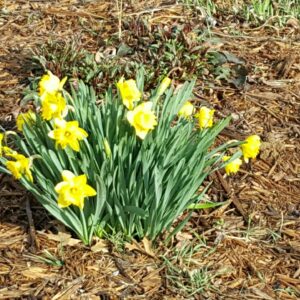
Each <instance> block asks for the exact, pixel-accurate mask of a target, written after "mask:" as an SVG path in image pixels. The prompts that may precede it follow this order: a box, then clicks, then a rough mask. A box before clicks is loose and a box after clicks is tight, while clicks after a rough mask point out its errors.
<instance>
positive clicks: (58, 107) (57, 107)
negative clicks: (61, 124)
mask: <svg viewBox="0 0 300 300" xmlns="http://www.w3.org/2000/svg"><path fill="white" fill-rule="evenodd" d="M41 100H42V118H43V119H44V120H48V121H49V120H51V119H54V118H61V116H62V114H63V113H64V111H65V109H66V107H67V105H66V100H65V99H64V97H63V96H62V94H61V93H56V94H49V93H44V94H43V96H42V97H41Z"/></svg>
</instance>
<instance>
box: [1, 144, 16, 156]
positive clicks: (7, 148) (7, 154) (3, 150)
mask: <svg viewBox="0 0 300 300" xmlns="http://www.w3.org/2000/svg"><path fill="white" fill-rule="evenodd" d="M2 153H4V154H5V155H6V156H10V155H11V154H18V152H17V151H15V150H13V149H11V148H9V147H7V146H3V147H2Z"/></svg>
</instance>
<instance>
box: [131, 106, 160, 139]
mask: <svg viewBox="0 0 300 300" xmlns="http://www.w3.org/2000/svg"><path fill="white" fill-rule="evenodd" d="M151 108H152V102H144V103H142V104H140V105H138V106H137V107H136V108H135V109H134V110H132V111H129V112H128V113H127V120H128V122H129V123H130V124H131V125H132V126H133V127H134V129H135V133H136V135H137V136H138V137H139V138H141V139H142V140H143V139H144V138H145V136H146V135H147V133H148V132H149V131H150V130H152V129H154V127H155V126H156V125H157V121H156V116H155V115H154V112H153V111H151Z"/></svg>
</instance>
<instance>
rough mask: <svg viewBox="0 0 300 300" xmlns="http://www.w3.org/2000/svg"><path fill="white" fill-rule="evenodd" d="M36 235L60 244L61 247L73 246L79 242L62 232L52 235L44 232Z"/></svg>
mask: <svg viewBox="0 0 300 300" xmlns="http://www.w3.org/2000/svg"><path fill="white" fill-rule="evenodd" d="M38 233H40V234H42V235H45V236H46V237H47V238H48V239H49V240H52V241H56V242H60V243H61V245H62V246H75V245H77V244H79V243H80V242H81V241H80V240H79V239H73V238H72V237H71V235H70V234H68V233H64V232H58V234H53V233H46V232H44V231H38Z"/></svg>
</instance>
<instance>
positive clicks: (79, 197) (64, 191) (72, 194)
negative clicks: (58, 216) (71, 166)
mask: <svg viewBox="0 0 300 300" xmlns="http://www.w3.org/2000/svg"><path fill="white" fill-rule="evenodd" d="M62 179H63V181H62V182H60V183H58V184H57V185H56V186H55V191H56V193H58V199H57V202H58V206H59V207H61V208H64V207H68V206H70V205H71V204H73V205H75V206H78V207H79V208H80V209H83V207H84V198H85V197H92V196H95V195H96V194H97V192H96V191H95V190H94V189H93V188H92V187H91V186H89V185H88V184H87V178H86V175H85V174H84V175H79V176H75V175H74V174H73V173H72V172H70V171H67V170H65V171H63V172H62Z"/></svg>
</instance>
